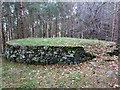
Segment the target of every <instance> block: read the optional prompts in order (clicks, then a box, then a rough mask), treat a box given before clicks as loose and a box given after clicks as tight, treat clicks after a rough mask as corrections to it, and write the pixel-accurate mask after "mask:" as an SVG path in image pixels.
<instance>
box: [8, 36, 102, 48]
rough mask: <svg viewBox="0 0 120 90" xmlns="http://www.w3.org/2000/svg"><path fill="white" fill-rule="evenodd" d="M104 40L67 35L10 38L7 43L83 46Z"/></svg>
mask: <svg viewBox="0 0 120 90" xmlns="http://www.w3.org/2000/svg"><path fill="white" fill-rule="evenodd" d="M101 42H104V41H100V40H94V39H79V38H67V37H59V38H25V39H17V40H11V41H8V42H7V43H9V44H12V45H26V46H72V47H76V46H83V45H84V44H86V43H88V44H93V43H101Z"/></svg>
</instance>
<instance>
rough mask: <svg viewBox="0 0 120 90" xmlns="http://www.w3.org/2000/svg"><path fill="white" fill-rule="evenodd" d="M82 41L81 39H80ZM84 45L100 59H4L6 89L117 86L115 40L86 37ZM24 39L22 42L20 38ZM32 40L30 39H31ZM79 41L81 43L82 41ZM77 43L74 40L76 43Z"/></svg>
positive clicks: (3, 74)
mask: <svg viewBox="0 0 120 90" xmlns="http://www.w3.org/2000/svg"><path fill="white" fill-rule="evenodd" d="M77 40H78V39H77ZM81 40H83V41H84V42H82V43H81V45H82V46H83V47H84V49H85V52H90V53H91V54H94V55H95V56H96V58H93V59H91V60H89V61H86V62H82V63H79V64H75V65H58V64H55V65H30V64H21V63H15V62H11V61H9V60H6V59H4V58H1V60H2V87H3V88H56V87H58V88H61V87H62V88H69V87H70V88H101V87H102V88H116V87H119V85H118V76H119V73H118V56H115V55H113V56H110V55H109V54H107V52H112V51H113V50H114V49H115V47H116V44H115V43H114V42H107V41H99V40H86V39H81ZM78 41H79V40H78ZM19 42H21V41H19ZM28 43H30V42H28ZM78 43H79V42H78ZM72 44H73V43H72Z"/></svg>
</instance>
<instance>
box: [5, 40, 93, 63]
mask: <svg viewBox="0 0 120 90" xmlns="http://www.w3.org/2000/svg"><path fill="white" fill-rule="evenodd" d="M92 42H94V40H86V39H78V38H25V39H17V40H11V41H8V42H6V51H5V55H6V58H7V59H9V60H11V61H16V62H21V63H34V64H44V65H46V64H78V63H80V62H83V61H86V60H91V59H92V58H94V57H95V56H94V55H91V54H90V53H86V52H85V50H84V48H83V44H84V43H91V44H92Z"/></svg>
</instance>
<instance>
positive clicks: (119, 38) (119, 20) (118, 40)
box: [117, 2, 120, 52]
mask: <svg viewBox="0 0 120 90" xmlns="http://www.w3.org/2000/svg"><path fill="white" fill-rule="evenodd" d="M118 24H120V2H119V12H118ZM117 47H118V50H119V52H120V25H118V39H117Z"/></svg>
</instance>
